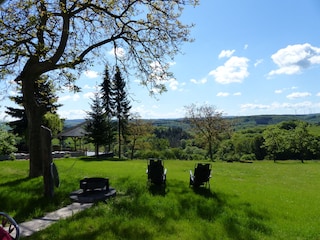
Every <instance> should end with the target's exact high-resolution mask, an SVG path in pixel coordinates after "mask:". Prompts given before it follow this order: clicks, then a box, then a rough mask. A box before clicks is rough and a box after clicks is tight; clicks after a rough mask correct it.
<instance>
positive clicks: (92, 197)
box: [70, 177, 116, 203]
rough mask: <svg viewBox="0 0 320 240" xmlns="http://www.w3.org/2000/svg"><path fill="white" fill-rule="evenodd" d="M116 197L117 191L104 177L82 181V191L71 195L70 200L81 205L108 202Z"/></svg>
mask: <svg viewBox="0 0 320 240" xmlns="http://www.w3.org/2000/svg"><path fill="white" fill-rule="evenodd" d="M115 195H116V190H115V189H114V188H112V187H110V186H109V179H108V178H102V177H92V178H84V179H82V180H80V189H79V190H76V191H74V192H72V193H70V199H71V200H73V201H74V202H79V203H94V202H98V201H106V200H107V199H108V198H110V197H113V196H115Z"/></svg>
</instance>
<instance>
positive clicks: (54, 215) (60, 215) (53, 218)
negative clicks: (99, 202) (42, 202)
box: [19, 203, 92, 237]
mask: <svg viewBox="0 0 320 240" xmlns="http://www.w3.org/2000/svg"><path fill="white" fill-rule="evenodd" d="M91 206H92V203H85V204H81V203H72V204H70V205H68V206H66V207H64V208H61V209H58V210H57V211H54V212H51V213H48V214H47V215H45V216H44V217H42V218H38V219H33V220H31V221H28V222H24V223H20V224H19V228H20V236H21V237H27V236H31V235H32V234H33V233H35V232H38V231H41V230H43V229H45V228H46V227H48V226H50V225H51V224H53V223H55V222H57V221H58V220H60V219H65V218H68V217H71V216H72V215H74V214H76V213H77V212H80V211H82V210H85V209H87V208H89V207H91Z"/></svg>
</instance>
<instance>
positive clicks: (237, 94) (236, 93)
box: [233, 92, 242, 96]
mask: <svg viewBox="0 0 320 240" xmlns="http://www.w3.org/2000/svg"><path fill="white" fill-rule="evenodd" d="M241 95H242V93H241V92H235V93H234V94H233V96H241Z"/></svg>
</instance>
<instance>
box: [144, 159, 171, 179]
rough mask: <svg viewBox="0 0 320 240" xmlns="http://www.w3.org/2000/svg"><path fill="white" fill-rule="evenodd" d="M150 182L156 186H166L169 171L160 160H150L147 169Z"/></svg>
mask: <svg viewBox="0 0 320 240" xmlns="http://www.w3.org/2000/svg"><path fill="white" fill-rule="evenodd" d="M147 174H148V181H149V182H150V183H152V184H155V185H162V184H164V185H165V184H166V175H167V169H165V168H164V166H163V161H162V160H160V159H153V158H151V159H149V160H148V167H147Z"/></svg>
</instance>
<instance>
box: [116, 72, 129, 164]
mask: <svg viewBox="0 0 320 240" xmlns="http://www.w3.org/2000/svg"><path fill="white" fill-rule="evenodd" d="M112 88H113V99H114V103H115V106H114V107H115V113H114V114H115V116H116V118H117V120H118V156H119V159H120V158H121V146H122V139H124V140H125V139H126V134H127V125H128V118H129V116H130V113H129V112H130V109H131V106H130V101H129V100H128V98H127V92H126V89H125V88H126V82H125V81H124V79H123V78H122V76H121V72H120V69H119V68H118V67H117V68H116V73H115V76H114V79H113V85H112Z"/></svg>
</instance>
